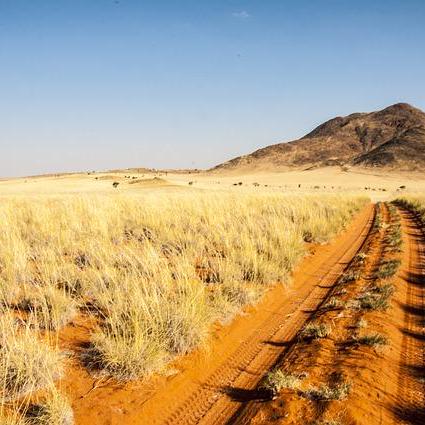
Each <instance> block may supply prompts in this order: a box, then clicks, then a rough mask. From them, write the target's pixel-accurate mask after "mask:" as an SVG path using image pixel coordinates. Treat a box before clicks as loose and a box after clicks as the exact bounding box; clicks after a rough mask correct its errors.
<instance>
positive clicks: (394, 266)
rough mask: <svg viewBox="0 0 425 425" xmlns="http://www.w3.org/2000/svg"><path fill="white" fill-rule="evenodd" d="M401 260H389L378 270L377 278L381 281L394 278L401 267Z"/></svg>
mask: <svg viewBox="0 0 425 425" xmlns="http://www.w3.org/2000/svg"><path fill="white" fill-rule="evenodd" d="M400 264H401V261H400V260H398V259H397V260H387V261H385V262H384V263H383V264H382V265H381V266H380V267H379V269H378V271H377V273H376V277H378V278H379V279H386V278H389V277H392V276H394V275H395V274H396V273H397V270H398V268H399V267H400Z"/></svg>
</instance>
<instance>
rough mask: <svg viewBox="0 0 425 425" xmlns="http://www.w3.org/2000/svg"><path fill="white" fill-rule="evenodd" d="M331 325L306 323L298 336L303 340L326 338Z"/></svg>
mask: <svg viewBox="0 0 425 425" xmlns="http://www.w3.org/2000/svg"><path fill="white" fill-rule="evenodd" d="M331 331H332V330H331V327H330V326H329V325H327V324H325V323H315V322H312V323H308V324H307V325H306V326H304V328H303V329H302V330H301V332H300V334H299V337H300V339H304V340H311V339H320V338H326V337H327V336H329V335H330V334H331Z"/></svg>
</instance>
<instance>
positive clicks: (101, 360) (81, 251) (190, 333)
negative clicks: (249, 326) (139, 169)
mask: <svg viewBox="0 0 425 425" xmlns="http://www.w3.org/2000/svg"><path fill="white" fill-rule="evenodd" d="M367 202H368V200H367V199H366V198H364V197H359V196H355V195H352V196H351V195H344V196H342V195H341V196H337V195H325V196H320V195H304V196H285V195H280V194H276V193H274V194H250V193H242V194H230V193H216V194H211V193H209V194H208V193H201V192H199V193H196V194H193V193H191V194H186V193H183V194H172V195H170V194H168V195H167V196H165V195H158V194H156V195H155V196H154V195H152V196H148V195H146V196H145V197H143V198H142V197H140V196H130V195H120V194H117V195H115V196H94V195H93V196H89V195H87V196H76V195H74V196H66V195H62V196H57V197H54V196H51V197H44V198H43V197H41V198H31V199H25V200H24V199H22V198H13V199H12V198H9V199H8V198H6V199H3V200H2V203H1V205H0V296H1V318H0V326H1V340H0V380H1V390H0V396H1V411H0V416H1V417H0V423H11V424H12V423H23V421H25V423H31V424H32V423H37V424H44V423H46V424H47V423H50V424H58V425H59V424H62V425H64V424H71V423H72V411H71V410H70V408H69V405H68V401H67V400H66V397H64V396H63V395H61V394H59V393H58V392H57V390H56V389H55V381H56V380H57V379H58V378H60V377H61V376H63V374H64V370H65V369H66V361H67V357H66V356H64V355H63V353H61V352H60V347H59V342H58V338H57V334H58V332H60V330H61V329H62V328H63V327H66V326H67V325H68V324H70V323H72V321H73V320H74V319H75V318H76V317H79V316H83V317H84V316H89V317H90V318H91V320H92V322H93V323H94V325H93V328H92V332H91V341H90V346H89V347H88V348H87V349H86V350H85V351H84V354H83V356H82V357H81V358H80V359H79V361H80V362H81V365H82V367H86V368H88V369H89V370H90V372H91V373H97V374H103V375H108V376H112V377H113V378H115V379H119V380H131V379H138V378H141V377H145V376H149V375H150V374H152V373H154V372H159V371H161V370H162V369H164V368H165V366H166V364H167V362H169V361H170V360H172V359H173V358H174V357H175V356H177V355H181V354H185V353H188V352H190V351H191V350H193V349H194V348H196V347H199V346H202V345H203V344H204V343H205V342H206V341H207V337H208V335H209V332H210V327H211V324H212V323H213V322H217V321H219V322H221V323H227V322H229V321H231V320H232V318H233V317H234V316H235V315H236V314H238V312H240V311H241V309H242V308H243V307H244V306H246V305H249V304H253V303H255V302H256V301H257V300H258V299H259V298H260V297H261V295H262V294H263V293H264V292H265V291H266V290H267V288H268V287H269V285H271V284H277V283H287V282H288V281H289V274H290V272H291V270H292V269H293V268H294V266H295V265H296V264H297V262H298V261H299V260H300V258H301V257H302V256H303V255H304V254H305V252H306V241H308V242H315V243H322V242H326V241H328V240H329V238H331V237H332V236H334V235H335V234H336V233H338V232H340V231H341V230H342V229H343V228H344V226H346V225H347V224H348V223H349V221H350V219H351V217H352V215H353V214H354V213H355V212H357V211H359V209H360V208H361V207H362V206H364V205H365V204H366V203H367ZM68 354H69V353H68ZM35 391H37V393H40V391H41V392H42V396H40V397H41V399H40V397H37V400H36V401H34V400H33V399H32V396H31V394H33V393H34V392H35ZM39 399H40V400H41V401H40V400H39ZM16 412H18V413H16ZM19 412H22V414H21V413H19ZM14 417H16V418H17V419H16V420H15V419H14ZM13 421H15V422H13ZM20 421H21V422H20Z"/></svg>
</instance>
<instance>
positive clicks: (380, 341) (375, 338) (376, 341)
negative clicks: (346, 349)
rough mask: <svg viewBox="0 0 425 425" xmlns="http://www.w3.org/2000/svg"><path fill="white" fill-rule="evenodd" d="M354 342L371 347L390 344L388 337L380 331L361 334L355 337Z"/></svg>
mask: <svg viewBox="0 0 425 425" xmlns="http://www.w3.org/2000/svg"><path fill="white" fill-rule="evenodd" d="M353 342H354V343H356V344H360V345H368V346H370V347H377V346H382V345H387V344H388V338H387V337H386V336H385V335H382V334H380V333H373V334H369V335H363V336H359V337H356V338H354V339H353Z"/></svg>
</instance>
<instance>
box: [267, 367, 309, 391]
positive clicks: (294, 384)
mask: <svg viewBox="0 0 425 425" xmlns="http://www.w3.org/2000/svg"><path fill="white" fill-rule="evenodd" d="M300 383H301V378H300V377H299V376H298V375H294V374H291V373H286V372H284V371H283V370H280V369H275V370H272V371H271V372H269V373H268V374H267V375H266V377H265V378H264V381H263V383H262V385H261V389H265V390H267V391H269V392H270V393H271V394H272V395H273V396H275V395H277V394H278V393H279V392H280V390H282V389H284V388H290V389H296V388H298V387H299V385H300Z"/></svg>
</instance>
